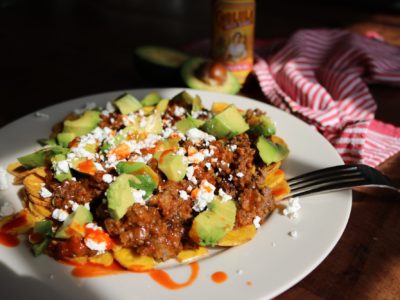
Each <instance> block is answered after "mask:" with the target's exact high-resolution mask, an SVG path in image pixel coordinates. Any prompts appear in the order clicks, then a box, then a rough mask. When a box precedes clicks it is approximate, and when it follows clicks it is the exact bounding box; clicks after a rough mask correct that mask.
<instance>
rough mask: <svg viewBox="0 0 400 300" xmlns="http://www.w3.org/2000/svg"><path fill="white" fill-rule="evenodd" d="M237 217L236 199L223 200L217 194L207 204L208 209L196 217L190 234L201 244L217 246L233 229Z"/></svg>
mask: <svg viewBox="0 0 400 300" xmlns="http://www.w3.org/2000/svg"><path fill="white" fill-rule="evenodd" d="M235 219H236V204H235V201H233V200H228V201H225V202H222V201H221V199H220V197H218V196H216V197H214V199H213V201H211V202H210V203H209V204H208V205H207V210H206V211H203V212H201V213H200V214H198V215H197V216H196V217H195V218H194V220H193V224H192V227H191V229H190V231H189V236H190V238H191V239H192V240H193V241H195V242H196V243H198V244H199V245H200V246H215V245H216V244H217V243H218V242H219V241H220V240H221V239H223V237H224V236H225V235H226V234H227V233H228V232H230V231H232V229H233V226H234V224H235Z"/></svg>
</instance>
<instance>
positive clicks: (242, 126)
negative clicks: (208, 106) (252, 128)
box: [203, 105, 249, 138]
mask: <svg viewBox="0 0 400 300" xmlns="http://www.w3.org/2000/svg"><path fill="white" fill-rule="evenodd" d="M203 128H204V130H205V131H206V132H207V133H209V134H211V135H214V136H216V137H217V138H223V137H227V138H231V137H233V136H235V135H238V134H241V133H243V132H246V131H247V130H248V129H249V125H248V124H247V123H246V121H245V120H244V119H243V117H242V116H241V115H240V113H239V112H238V110H237V109H236V107H235V105H229V106H228V107H227V108H226V109H224V110H223V111H222V112H220V113H219V114H217V115H215V116H214V117H213V118H212V119H211V120H208V121H207V122H206V123H205V124H204V125H203Z"/></svg>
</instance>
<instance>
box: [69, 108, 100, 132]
mask: <svg viewBox="0 0 400 300" xmlns="http://www.w3.org/2000/svg"><path fill="white" fill-rule="evenodd" d="M99 123H100V113H99V112H98V111H94V110H89V111H86V112H84V114H83V115H82V116H81V117H80V118H78V119H76V120H65V121H64V130H63V132H67V133H74V134H75V135H76V136H81V135H85V134H88V133H89V132H91V131H92V130H93V129H95V128H96V127H97V125H98V124H99Z"/></svg>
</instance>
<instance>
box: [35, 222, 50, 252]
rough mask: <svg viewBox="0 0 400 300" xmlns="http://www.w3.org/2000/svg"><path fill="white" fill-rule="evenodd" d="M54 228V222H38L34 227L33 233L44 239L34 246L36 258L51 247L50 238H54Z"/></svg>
mask: <svg viewBox="0 0 400 300" xmlns="http://www.w3.org/2000/svg"><path fill="white" fill-rule="evenodd" d="M52 227H53V222H51V221H50V220H43V221H40V222H37V223H36V224H35V226H34V227H33V230H32V232H33V233H34V234H36V235H40V236H42V237H43V240H42V241H41V242H39V243H34V244H32V251H33V254H34V255H35V256H39V255H41V254H42V253H43V252H44V251H45V250H46V248H47V246H48V245H49V243H50V238H51V237H52V236H53V230H52Z"/></svg>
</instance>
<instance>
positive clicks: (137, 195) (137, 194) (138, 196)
mask: <svg viewBox="0 0 400 300" xmlns="http://www.w3.org/2000/svg"><path fill="white" fill-rule="evenodd" d="M144 195H146V192H145V191H143V190H137V189H132V196H133V200H134V201H135V203H139V204H141V205H145V204H146V202H145V200H144V199H143V197H144Z"/></svg>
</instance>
